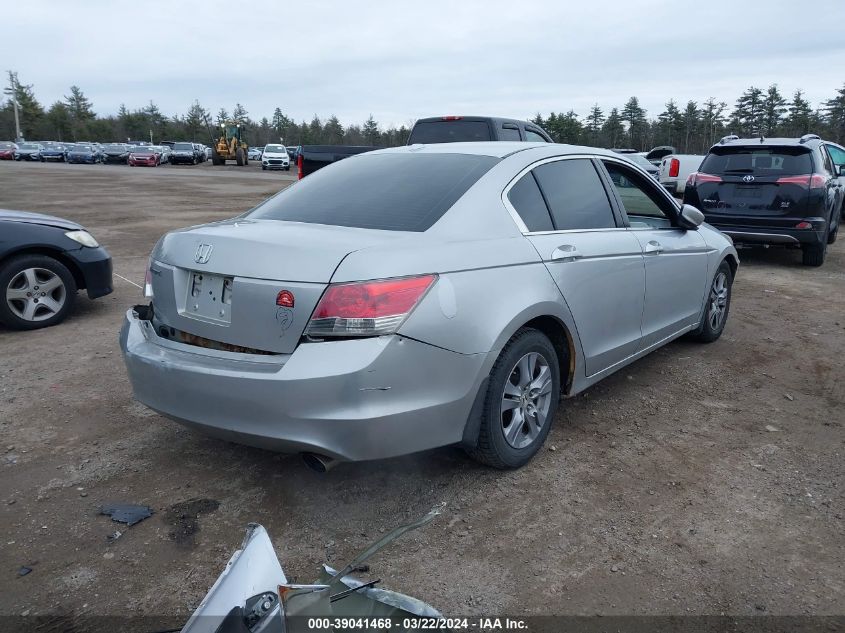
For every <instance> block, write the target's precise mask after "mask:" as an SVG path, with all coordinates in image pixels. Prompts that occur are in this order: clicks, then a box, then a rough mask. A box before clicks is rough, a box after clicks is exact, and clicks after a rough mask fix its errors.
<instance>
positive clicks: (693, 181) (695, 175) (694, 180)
mask: <svg viewBox="0 0 845 633" xmlns="http://www.w3.org/2000/svg"><path fill="white" fill-rule="evenodd" d="M703 182H722V178H721V177H720V176H714V175H713V174H705V173H704V172H700V171H694V172H692V173H691V174H690V175H689V178H687V187H695V186H696V185H700V184H701V183H703Z"/></svg>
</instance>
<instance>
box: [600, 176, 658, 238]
mask: <svg viewBox="0 0 845 633" xmlns="http://www.w3.org/2000/svg"><path fill="white" fill-rule="evenodd" d="M602 164H603V165H604V167H605V169H607V173H608V174H609V175H610V180H611V182H613V187H614V189H616V194H617V195H618V196H619V200H620V201H621V202H622V205H623V206H624V207H625V212H626V213H627V214H628V216H629V218H632V217H633V218H636V217H637V216H639V217H641V218H646V219H649V218H658V219H659V220H667V221H669V220H671V218H672V217H673V216H674V213H673V212H672V209H671V208H670V207H671V203H669V202H668V201H667V200H666V198H665V197H664V196H663V195H662V194H661V193H660V191H659V190H658V189H657V186H656V183H655V182H654V179H653V178H645V177H643V176H642V175H641V174H640V173H639V172H637V171H634V170H633V169H629V168H628V167H625V166H623V165H620V164H619V163H617V162H615V161H610V160H608V161H602ZM632 224H633V222H632ZM661 224H662V223H658V226H659V225H661ZM649 226H652V224H651V223H649Z"/></svg>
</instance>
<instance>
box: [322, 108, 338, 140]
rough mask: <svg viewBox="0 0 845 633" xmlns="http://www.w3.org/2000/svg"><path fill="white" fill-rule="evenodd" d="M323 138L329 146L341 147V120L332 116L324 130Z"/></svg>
mask: <svg viewBox="0 0 845 633" xmlns="http://www.w3.org/2000/svg"><path fill="white" fill-rule="evenodd" d="M323 138H324V141H325V142H326V143H328V144H329V145H340V144H341V143H343V126H342V125H341V124H340V119H338V118H337V117H336V116H335V115H332V116H331V117H329V120H328V121H326V126H325V128H324V129H323Z"/></svg>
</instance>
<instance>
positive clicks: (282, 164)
mask: <svg viewBox="0 0 845 633" xmlns="http://www.w3.org/2000/svg"><path fill="white" fill-rule="evenodd" d="M261 169H284V170H285V171H290V157H289V156H288V152H287V150H286V149H285V146H284V145H265V146H264V152H262V154H261Z"/></svg>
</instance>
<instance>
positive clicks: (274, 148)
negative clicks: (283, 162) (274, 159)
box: [264, 145, 287, 154]
mask: <svg viewBox="0 0 845 633" xmlns="http://www.w3.org/2000/svg"><path fill="white" fill-rule="evenodd" d="M264 151H265V152H271V153H274V154H280V153H283V152H284V153H287V150H286V149H285V147H284V145H265V146H264Z"/></svg>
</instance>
